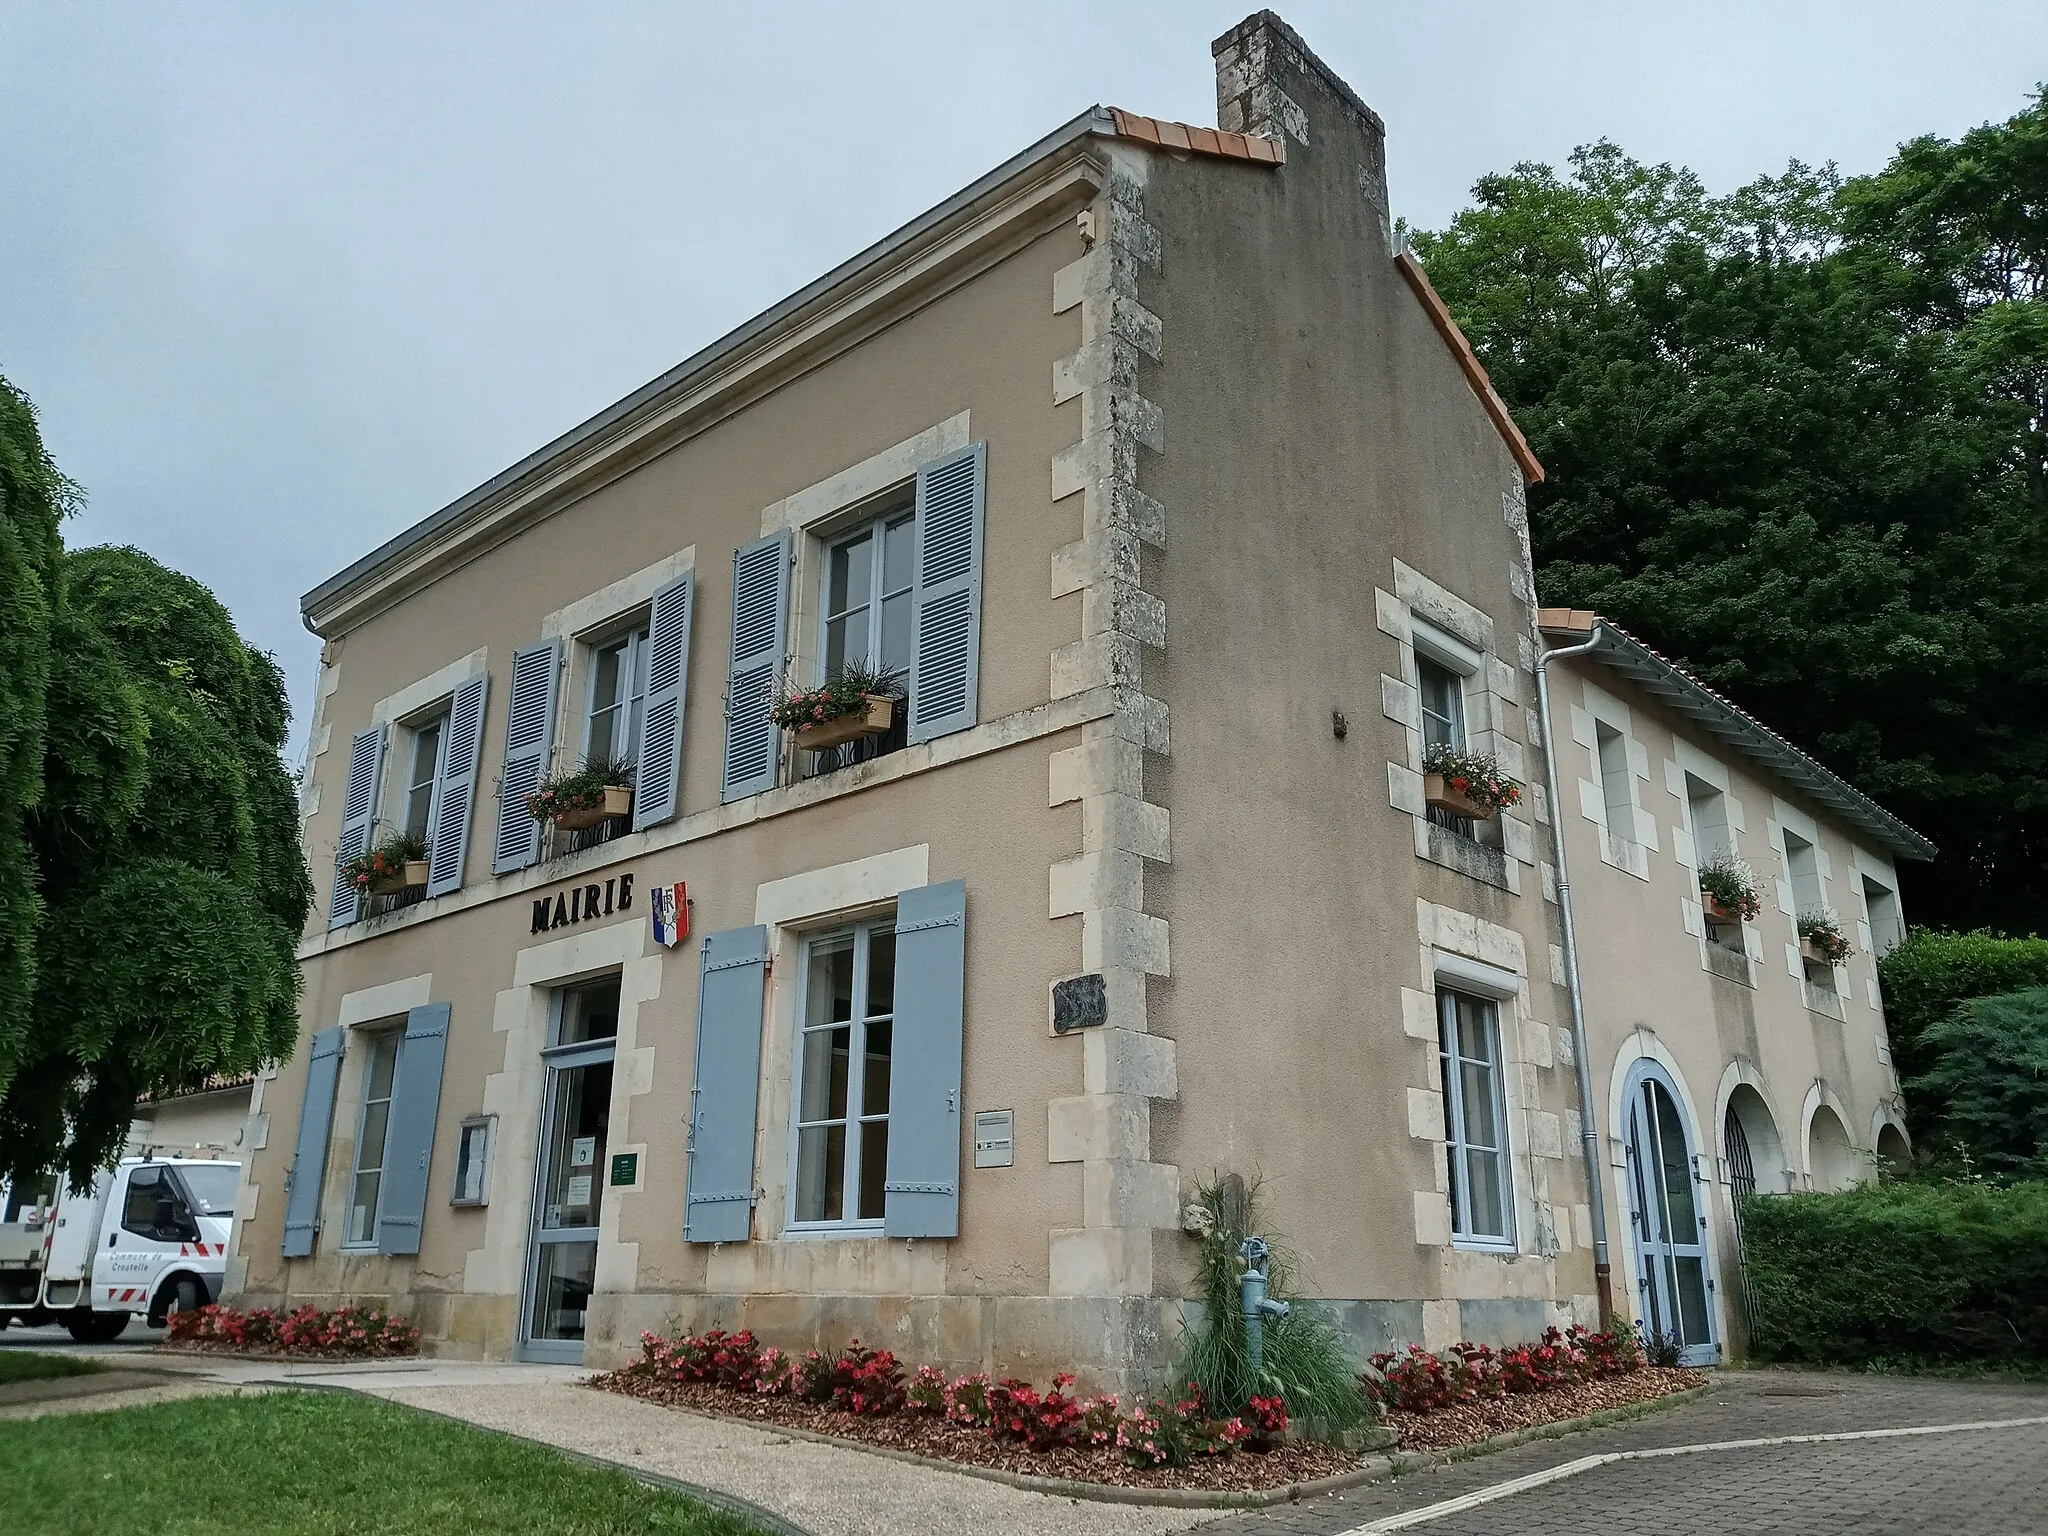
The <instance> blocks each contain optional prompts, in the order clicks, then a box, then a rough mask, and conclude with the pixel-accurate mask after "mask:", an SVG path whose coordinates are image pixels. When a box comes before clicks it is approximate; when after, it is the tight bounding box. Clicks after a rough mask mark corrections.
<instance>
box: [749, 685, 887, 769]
mask: <svg viewBox="0 0 2048 1536" xmlns="http://www.w3.org/2000/svg"><path fill="white" fill-rule="evenodd" d="M901 693H902V687H901V685H900V684H899V683H898V682H897V681H896V680H895V679H894V678H892V677H891V676H890V675H889V674H888V673H886V672H876V671H871V670H869V669H868V668H866V667H857V666H848V667H845V668H843V669H841V670H840V672H839V673H838V674H837V675H835V676H833V677H831V678H828V679H827V680H826V682H825V683H824V685H823V686H822V687H818V688H796V689H790V688H785V689H783V690H782V692H781V693H779V694H778V695H777V697H776V699H775V702H774V703H773V704H771V705H770V706H769V708H768V718H769V719H770V720H772V721H774V722H775V723H776V724H777V725H779V726H781V727H782V729H784V730H785V731H788V732H789V733H790V735H791V736H793V737H794V738H795V739H796V745H797V746H799V747H801V748H803V750H804V751H806V752H824V751H827V750H829V749H830V748H832V747H842V746H844V745H846V743H847V742H849V741H859V740H860V739H861V738H862V737H863V736H882V735H886V734H887V733H888V730H889V727H890V726H891V725H892V724H894V723H895V720H896V703H897V699H898V697H899V696H900V695H901Z"/></svg>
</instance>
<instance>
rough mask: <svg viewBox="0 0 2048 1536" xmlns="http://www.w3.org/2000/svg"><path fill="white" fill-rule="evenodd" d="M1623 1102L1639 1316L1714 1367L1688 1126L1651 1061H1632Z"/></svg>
mask: <svg viewBox="0 0 2048 1536" xmlns="http://www.w3.org/2000/svg"><path fill="white" fill-rule="evenodd" d="M1624 1103H1625V1105H1626V1111H1627V1119H1626V1122H1625V1124H1626V1133H1625V1136H1626V1140H1625V1145H1626V1147H1627V1152H1628V1166H1627V1173H1626V1187H1625V1190H1624V1193H1625V1194H1626V1196H1627V1199H1628V1207H1629V1223H1630V1226H1631V1227H1632V1229H1633V1230H1634V1233H1635V1248H1636V1308H1637V1316H1638V1317H1640V1318H1641V1319H1642V1324H1643V1329H1644V1331H1645V1332H1646V1333H1649V1334H1652V1335H1657V1336H1661V1337H1664V1338H1668V1339H1672V1340H1674V1341H1675V1342H1676V1343H1677V1344H1678V1346H1679V1362H1680V1363H1681V1364H1683V1365H1712V1364H1713V1363H1714V1362H1715V1361H1717V1360H1719V1359H1720V1357H1721V1348H1720V1341H1719V1336H1718V1333H1717V1328H1716V1322H1715V1317H1714V1281H1713V1277H1712V1275H1711V1274H1710V1272H1709V1269H1708V1264H1707V1213H1706V1200H1705V1198H1704V1196H1705V1188H1706V1186H1705V1183H1704V1181H1703V1179H1702V1178H1701V1175H1700V1169H1699V1164H1698V1160H1697V1159H1696V1158H1695V1156H1694V1144H1693V1135H1692V1127H1691V1126H1690V1125H1689V1124H1687V1123H1686V1118H1685V1111H1684V1110H1683V1109H1681V1108H1680V1107H1679V1099H1678V1092H1677V1089H1676V1088H1675V1087H1674V1085H1673V1084H1672V1082H1671V1079H1670V1078H1669V1077H1668V1076H1667V1075H1666V1074H1665V1071H1664V1069H1663V1068H1662V1067H1660V1066H1658V1065H1657V1064H1656V1063H1655V1062H1652V1061H1639V1062H1637V1063H1636V1066H1635V1070H1634V1071H1633V1072H1632V1073H1631V1074H1630V1078H1629V1089H1628V1093H1627V1095H1626V1098H1625V1100H1624Z"/></svg>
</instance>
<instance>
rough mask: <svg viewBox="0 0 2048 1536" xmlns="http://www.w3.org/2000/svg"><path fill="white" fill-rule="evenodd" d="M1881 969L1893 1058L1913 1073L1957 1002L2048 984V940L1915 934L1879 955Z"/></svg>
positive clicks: (1923, 1065)
mask: <svg viewBox="0 0 2048 1536" xmlns="http://www.w3.org/2000/svg"><path fill="white" fill-rule="evenodd" d="M1877 974H1878V981H1879V983H1880V985H1881V986H1882V988H1883V991H1884V1026H1885V1032H1886V1033H1887V1034H1888V1035H1889V1036H1890V1037H1891V1048H1892V1059H1893V1060H1894V1061H1895V1062H1896V1063H1897V1064H1898V1069H1899V1076H1900V1077H1901V1078H1913V1077H1917V1076H1919V1074H1920V1073H1922V1072H1924V1071H1926V1070H1927V1068H1928V1067H1929V1066H1930V1065H1932V1063H1931V1062H1930V1061H1929V1059H1928V1057H1927V1055H1926V1053H1925V1050H1924V1048H1923V1046H1922V1043H1921V1042H1922V1041H1923V1040H1924V1039H1925V1037H1926V1034H1927V1031H1928V1030H1930V1029H1932V1028H1933V1027H1934V1026H1935V1025H1937V1024H1939V1023H1940V1022H1941V1021H1942V1020H1943V1019H1946V1018H1947V1017H1948V1016H1949V1015H1950V1014H1952V1013H1954V1012H1955V1009H1956V1005H1957V1004H1958V1003H1961V1002H1964V1001H1966V1000H1968V999H1970V998H1973V997H1996V996H1998V995H1999V994H2001V993H2006V992H2025V991H2029V990H2031V989H2033V988H2035V987H2048V939H2038V938H2035V939H2009V938H2006V937H2005V936H2003V935H2002V934H1996V933H1984V932H1978V933H1933V932H1921V933H1915V934H1913V935H1912V936H1911V937H1910V938H1908V939H1907V940H1906V941H1905V942H1904V943H1903V944H1899V945H1896V946H1895V947H1893V948H1892V949H1891V950H1890V951H1888V952H1887V953H1885V954H1883V955H1881V956H1879V957H1878V962H1877ZM1908 1108H1909V1109H1913V1108H1914V1106H1913V1105H1911V1104H1909V1105H1908Z"/></svg>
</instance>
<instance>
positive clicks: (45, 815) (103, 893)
mask: <svg viewBox="0 0 2048 1536" xmlns="http://www.w3.org/2000/svg"><path fill="white" fill-rule="evenodd" d="M17 398H18V397H17ZM27 427H28V429H29V434H30V443H31V445H32V446H33V452H32V453H30V454H29V455H28V458H29V461H31V462H37V463H41V464H44V465H45V466H47V462H48V461H47V458H46V457H44V456H42V451H41V448H40V445H39V444H33V422H32V420H31V421H27ZM24 451H25V452H26V450H24ZM47 585H48V588H49V590H51V591H52V592H53V593H54V594H55V601H54V602H51V603H49V604H48V605H47V613H48V617H47V624H46V628H45V631H44V638H43V640H42V662H41V671H40V672H39V673H38V674H37V676H38V678H39V679H40V681H41V683H42V698H41V700H40V713H41V720H42V732H41V742H40V746H41V752H40V757H39V760H38V761H36V762H35V763H34V774H35V777H36V779H37V781H38V782H37V783H36V784H35V785H34V788H33V791H32V793H30V794H29V795H26V796H24V797H23V798H24V802H25V809H24V811H23V812H22V814H21V817H20V825H21V828H22V833H21V835H22V839H23V842H24V843H25V847H26V852H27V858H26V860H24V861H20V862H21V864H22V867H23V868H25V870H26V871H27V872H28V874H29V875H30V877H31V878H32V880H33V882H34V885H35V887H36V890H37V897H38V900H37V911H36V912H35V913H34V914H33V917H34V918H35V919H36V920H35V921H32V922H31V923H30V924H29V925H28V934H29V939H30V941H31V942H32V943H33V944H34V954H35V958H36V966H35V970H34V974H33V978H32V984H31V986H30V987H29V988H28V990H27V993H26V1007H25V1018H24V1021H23V1024H22V1026H21V1027H20V1029H19V1030H18V1033H17V1036H16V1039H15V1044H14V1048H13V1049H12V1051H11V1053H10V1054H9V1056H8V1057H7V1058H6V1059H5V1060H4V1061H0V1170H9V1171H13V1172H17V1173H19V1172H27V1171H31V1170H36V1169H41V1168H46V1167H51V1166H62V1167H63V1168H64V1169H65V1170H66V1171H67V1172H68V1173H69V1174H70V1176H71V1177H73V1178H74V1179H82V1178H84V1177H85V1176H86V1175H88V1174H89V1173H90V1171H91V1170H92V1169H93V1168H94V1167H96V1166H98V1165H101V1164H104V1163H105V1162H107V1161H108V1160H109V1159H111V1158H112V1157H113V1156H114V1155H115V1154H116V1153H117V1152H118V1150H119V1148H120V1145H121V1142H122V1139H123V1137H124V1135H125V1133H126V1130H127V1127H128V1121H129V1119H130V1116H131V1112H132V1110H133V1108H134V1105H135V1101H136V1099H137V1097H138V1096H140V1095H142V1094H145V1093H147V1094H157V1095H161V1094H167V1093H175V1092H179V1091H181V1090H186V1089H191V1088H196V1087H198V1086H200V1085H201V1084H202V1083H204V1082H205V1081H206V1079H207V1078H209V1077H211V1076H213V1075H215V1074H219V1073H238V1072H246V1071H250V1070H253V1069H254V1068H256V1067H258V1066H260V1065H261V1064H263V1063H265V1062H267V1061H272V1060H276V1059H278V1058H280V1057H282V1056H284V1055H285V1054H287V1053H288V1052H289V1050H290V1048H291V1044H292V1039H293V1035H294V1028H295V1024H294V1017H295V1002H296V998H297V993H298V969H297V965H296V962H295V959H294V955H293V950H294V946H295V944H296V941H297V938H298V935H299V932H300V930H301V929H302V928H303V927H304V924H305V919H306V913H307V911H308V909H309V907H310V905H311V902H312V886H311V882H310V880H309V878H308V876H307V873H306V867H305V862H304V859H303V858H302V857H301V855H300V852H299V846H298V835H297V820H296V812H295V806H294V798H295V797H294V792H293V787H292V782H291V778H290V776H289V775H288V774H287V773H286V772H285V770H284V767H283V764H282V763H281V762H280V760H279V757H278V752H279V749H280V748H281V747H282V746H283V744H284V737H285V728H286V723H287V719H288V714H287V709H286V704H285V694H284V686H283V681H282V679H281V677H280V676H279V674H278V670H277V666H276V664H275V663H274V662H273V661H272V660H271V659H270V657H268V656H267V655H264V654H262V653H261V652H258V651H256V650H254V649H252V648H251V647H250V646H249V645H248V644H246V643H245V642H244V641H243V640H242V639H241V637H240V636H239V635H238V634H237V633H236V632H235V628H234V624H233V622H232V621H231V620H230V619H229V617H228V614H227V611H226V610H225V609H224V608H222V607H221V605H220V603H219V602H218V601H216V600H215V599H214V597H213V595H212V594H211V593H209V592H208V591H207V590H206V589H205V588H204V587H203V586H201V585H200V584H199V583H197V582H195V581H193V580H192V579H191V578H189V577H186V576H181V575H179V574H178V573H177V572H175V571H171V570H167V569H165V568H164V567H163V566H161V565H159V564H158V563H157V562H156V561H154V560H152V559H150V558H149V557H148V556H147V555H145V554H143V553H141V552H140V551H139V550H133V549H111V548H109V549H87V550H80V551H76V552H72V553H61V552H60V553H58V554H57V556H56V559H55V561H54V562H53V575H52V579H51V580H50V581H49V582H48V583H47ZM16 638H17V637H16V636H15V635H14V633H13V631H12V629H11V627H9V626H7V625H5V624H0V648H4V647H6V646H8V645H11V644H14V643H16ZM23 643H24V644H26V643H28V642H26V641H24V642H23Z"/></svg>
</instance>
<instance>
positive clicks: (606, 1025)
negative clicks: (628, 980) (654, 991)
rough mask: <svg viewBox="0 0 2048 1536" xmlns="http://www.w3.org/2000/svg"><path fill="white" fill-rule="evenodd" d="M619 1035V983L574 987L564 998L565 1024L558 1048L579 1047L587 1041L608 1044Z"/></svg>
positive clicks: (615, 980) (609, 982) (563, 1023)
mask: <svg viewBox="0 0 2048 1536" xmlns="http://www.w3.org/2000/svg"><path fill="white" fill-rule="evenodd" d="M618 1032H619V980H618V978H617V977H616V976H614V977H612V978H611V979H609V980H607V981H600V982H595V983H593V984H592V985H590V986H587V987H574V988H571V989H570V990H569V991H567V992H565V993H563V995H562V1022H561V1033H560V1037H559V1038H558V1039H557V1041H556V1042H555V1043H556V1044H558V1045H577V1044H580V1043H581V1042H583V1041H585V1040H609V1039H611V1038H612V1037H613V1036H614V1035H616V1034H618Z"/></svg>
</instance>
